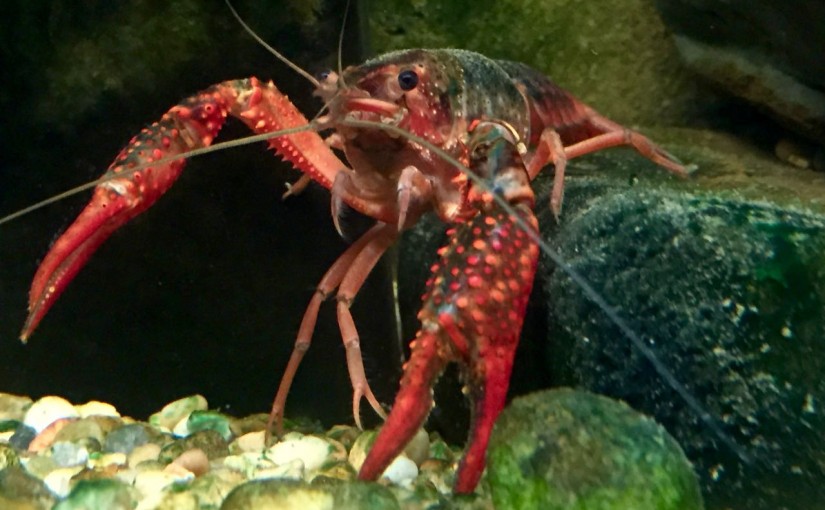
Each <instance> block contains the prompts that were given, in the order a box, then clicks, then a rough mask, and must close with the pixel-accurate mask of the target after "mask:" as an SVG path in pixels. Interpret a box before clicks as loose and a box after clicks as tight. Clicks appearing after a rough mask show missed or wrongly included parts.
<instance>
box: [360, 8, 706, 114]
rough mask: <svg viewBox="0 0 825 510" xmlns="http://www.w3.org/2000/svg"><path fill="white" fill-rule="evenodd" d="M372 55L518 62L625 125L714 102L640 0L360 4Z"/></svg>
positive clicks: (698, 109)
mask: <svg viewBox="0 0 825 510" xmlns="http://www.w3.org/2000/svg"><path fill="white" fill-rule="evenodd" d="M363 11H366V12H365V14H364V18H365V19H366V21H367V23H368V27H369V30H368V41H369V42H370V50H371V51H372V52H373V53H384V52H386V51H389V50H397V49H405V48H417V47H423V48H462V49H466V50H472V51H477V52H479V53H483V54H485V55H486V56H488V57H490V58H496V59H504V60H515V61H519V62H524V63H525V64H528V65H530V66H532V67H534V68H536V69H538V70H540V71H542V72H544V73H545V74H547V75H548V76H550V77H551V78H553V79H554V80H555V81H556V82H557V83H559V84H560V85H561V86H562V87H564V88H566V89H567V90H569V91H571V92H573V93H574V94H575V95H577V96H578V97H579V98H580V99H582V100H583V101H585V102H587V103H589V104H591V105H592V106H594V107H596V109H598V110H600V111H601V112H602V113H604V114H606V115H608V116H612V117H615V118H616V120H618V121H621V122H625V123H640V124H646V125H653V124H679V125H681V124H682V123H683V122H684V121H685V120H687V119H690V118H695V117H696V116H697V115H699V114H700V113H701V112H704V111H707V110H709V109H711V108H712V107H713V106H714V105H715V99H714V95H713V94H712V93H708V92H707V91H706V90H704V89H703V88H702V87H701V85H699V84H698V83H697V81H696V80H695V78H693V77H692V76H691V74H690V73H689V72H688V71H687V70H686V69H684V68H683V67H682V65H681V64H680V60H679V54H678V52H677V51H676V48H675V46H674V44H673V42H672V41H671V40H670V38H669V35H668V32H667V30H666V29H665V26H664V24H663V23H662V21H661V19H660V18H659V15H658V14H657V12H656V10H655V8H654V6H653V4H652V2H648V1H644V0H621V1H592V2H583V1H575V0H505V1H498V0H481V1H469V0H458V1H455V0H429V1H426V2H425V1H413V2H410V1H407V0H390V1H385V2H380V3H379V2H368V3H367V7H365V8H363V9H362V12H363Z"/></svg>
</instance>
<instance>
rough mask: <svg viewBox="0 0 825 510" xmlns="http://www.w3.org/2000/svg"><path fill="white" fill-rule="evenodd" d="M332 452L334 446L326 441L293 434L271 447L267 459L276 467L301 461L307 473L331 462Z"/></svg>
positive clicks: (267, 452)
mask: <svg viewBox="0 0 825 510" xmlns="http://www.w3.org/2000/svg"><path fill="white" fill-rule="evenodd" d="M332 452H333V447H332V445H331V444H330V443H329V442H328V441H326V440H325V439H321V438H320V437H316V436H304V435H302V434H298V433H295V432H293V433H290V434H287V435H286V436H284V438H283V439H282V440H281V441H279V442H278V443H276V444H274V445H273V446H272V447H270V448H269V449H268V450H267V451H266V457H267V458H268V459H269V460H271V461H272V462H274V463H275V464H276V465H281V464H287V463H289V462H292V461H294V460H300V461H301V463H302V464H303V466H304V469H305V470H306V471H314V470H316V469H319V468H321V467H322V466H323V465H324V464H325V463H326V462H329V461H330V456H331V454H332ZM340 460H342V459H340Z"/></svg>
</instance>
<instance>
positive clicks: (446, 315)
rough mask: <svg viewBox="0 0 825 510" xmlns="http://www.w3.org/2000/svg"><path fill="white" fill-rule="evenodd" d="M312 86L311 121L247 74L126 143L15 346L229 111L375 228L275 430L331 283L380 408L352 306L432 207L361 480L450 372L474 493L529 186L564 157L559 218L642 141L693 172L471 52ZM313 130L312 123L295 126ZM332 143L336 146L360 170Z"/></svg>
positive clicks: (411, 56)
mask: <svg viewBox="0 0 825 510" xmlns="http://www.w3.org/2000/svg"><path fill="white" fill-rule="evenodd" d="M314 83H315V85H316V88H317V90H316V94H317V95H318V96H320V97H321V99H322V100H323V101H324V102H325V104H326V107H327V111H326V113H325V114H324V115H322V116H321V117H319V118H318V119H317V120H315V121H313V123H312V124H309V123H308V121H307V119H306V118H305V117H304V116H303V115H302V114H301V113H300V112H298V111H297V110H296V109H295V107H294V106H293V105H292V104H291V103H290V102H289V101H288V99H287V98H286V97H285V96H284V95H282V94H281V93H280V92H279V91H278V90H277V88H276V87H275V86H274V85H273V84H272V83H271V82H270V83H262V82H260V81H259V80H257V79H255V78H249V79H240V80H230V81H225V82H222V83H219V84H217V85H214V86H212V87H210V88H208V89H206V90H204V91H203V92H200V93H198V94H196V95H194V96H191V97H189V98H187V99H185V100H183V101H182V102H181V103H180V104H178V105H176V106H174V107H172V108H171V109H170V110H169V111H168V112H167V113H166V114H165V115H164V116H163V117H162V118H161V120H160V121H158V122H156V123H155V124H152V125H151V126H149V127H148V128H146V129H144V130H143V131H142V132H141V133H140V134H139V135H138V136H136V137H135V138H134V139H132V141H131V142H130V143H129V144H128V145H127V147H126V148H124V149H123V150H122V151H121V153H120V154H119V155H118V157H117V158H116V159H115V161H114V162H113V163H112V165H111V166H110V168H109V170H108V171H107V175H106V180H105V182H102V183H101V184H99V185H98V186H97V188H96V189H95V191H94V196H93V198H92V200H91V202H90V203H89V205H87V207H86V208H85V209H84V210H83V211H82V212H81V214H80V216H79V217H78V218H77V220H76V221H75V222H74V223H73V224H72V225H71V226H70V227H69V228H68V229H67V230H66V232H65V233H63V235H62V236H61V237H60V238H59V239H58V240H57V241H56V242H55V243H54V245H53V246H52V248H51V250H50V251H49V253H48V254H47V256H46V258H45V259H44V260H43V262H42V264H41V265H40V267H39V269H38V271H37V273H36V275H35V277H34V281H33V284H32V288H31V292H30V300H29V315H28V318H27V320H26V323H25V325H24V328H23V331H22V333H21V338H23V339H24V340H25V339H26V338H28V337H29V336H30V335H31V333H32V332H33V331H34V329H35V328H36V326H37V325H38V323H39V322H40V320H41V319H42V318H43V316H44V315H45V314H46V312H47V311H48V310H49V308H50V307H51V306H52V305H53V304H54V302H55V300H56V299H57V297H58V296H59V295H60V293H61V292H63V291H64V290H65V288H66V286H67V285H68V283H69V282H70V280H71V279H72V278H73V277H74V276H75V275H76V274H77V272H78V271H79V270H80V269H81V267H82V266H83V265H84V264H85V263H86V262H87V260H88V259H89V257H90V256H91V255H92V253H93V252H94V251H95V250H96V249H97V248H98V247H99V246H100V245H101V243H103V242H104V241H105V240H106V238H108V236H109V235H110V234H111V233H112V232H114V231H115V230H116V229H117V228H119V227H120V226H121V225H123V224H124V223H126V222H127V221H128V220H130V219H131V218H133V217H135V216H136V215H138V214H140V213H141V212H143V211H144V210H146V209H147V208H149V207H150V206H151V205H152V204H153V203H154V202H155V201H156V200H157V199H158V198H159V197H160V196H161V195H162V194H163V193H165V192H166V191H167V190H168V189H169V188H170V186H171V185H172V184H173V183H174V181H175V179H176V178H177V177H178V176H179V175H180V173H181V171H182V169H183V166H184V164H185V160H184V159H182V158H180V159H175V156H176V155H182V154H187V153H188V152H189V151H192V150H193V149H197V148H200V147H205V146H208V145H210V144H211V143H212V141H213V139H214V138H215V137H216V136H217V134H218V131H219V130H220V129H221V126H222V125H223V124H224V121H225V119H226V117H227V116H233V117H236V118H238V119H240V120H241V121H243V122H244V123H245V124H246V125H247V126H249V127H250V128H251V129H252V130H253V131H254V132H256V133H271V139H270V140H269V142H268V143H269V146H270V147H271V148H272V149H274V150H275V151H276V152H277V153H278V154H279V155H280V156H281V157H283V158H284V159H286V160H288V161H289V162H290V163H292V164H293V165H294V166H295V167H296V168H297V169H299V170H301V171H302V172H304V176H303V177H302V178H301V180H300V181H299V183H298V184H297V185H296V186H295V187H293V188H292V189H291V190H290V192H289V193H294V192H296V191H298V190H300V188H302V187H303V186H305V185H306V183H307V182H308V181H309V180H310V179H312V180H315V181H317V182H318V183H320V184H321V185H323V186H325V187H326V188H329V189H330V193H331V209H332V216H333V220H334V221H335V222H336V225H337V224H338V217H339V215H340V214H341V210H342V206H343V204H347V205H348V206H350V207H352V208H354V209H356V210H358V211H360V212H362V213H364V214H366V215H367V216H370V217H372V218H374V219H375V220H376V224H375V226H373V227H372V228H371V229H370V230H368V231H367V232H366V233H365V234H364V235H363V236H362V237H361V238H360V239H358V240H357V241H356V242H354V243H353V244H352V245H351V246H350V247H349V248H348V249H347V250H345V252H344V253H343V254H342V255H341V256H340V257H339V258H338V259H337V261H336V262H335V263H334V264H333V265H332V266H331V267H330V269H329V270H328V271H327V272H326V274H325V275H324V276H323V278H322V279H321V281H320V283H319V285H318V287H317V290H316V292H315V293H314V295H313V297H312V298H311V300H310V303H309V305H308V307H307V311H306V313H305V315H304V317H303V320H302V322H301V326H300V329H299V333H298V336H297V339H296V342H295V347H294V349H293V353H292V356H291V357H290V360H289V362H288V364H287V367H286V370H285V372H284V375H283V378H282V381H281V384H280V387H279V389H278V393H277V395H276V397H275V401H274V403H273V408H272V413H271V417H270V427H272V426H274V427H275V428H276V429H278V430H280V427H281V419H282V416H283V410H284V407H285V404H286V397H287V394H288V391H289V387H290V385H291V382H292V379H293V377H294V375H295V373H296V371H297V369H298V365H299V364H300V362H301V359H302V357H303V354H304V352H306V350H307V349H308V347H309V344H310V341H311V338H312V331H313V329H314V326H315V322H316V318H317V313H318V309H319V307H320V305H321V303H322V301H324V299H326V298H327V297H328V296H330V295H332V293H333V292H334V291H335V289H336V288H337V289H338V290H337V294H336V299H337V305H336V306H337V313H338V323H339V328H340V331H341V336H342V340H343V343H344V345H345V348H346V358H347V367H348V370H349V373H350V378H351V382H352V386H353V415H354V417H355V420H356V423H357V424H358V425H359V426H360V409H359V406H360V402H361V400H362V398H366V399H367V400H368V402H369V403H370V405H371V406H372V408H373V409H374V410H375V411H376V412H377V413H378V414H380V415H382V416H383V415H384V411H383V409H382V407H381V405H380V403H379V402H378V401H377V399H376V398H375V396H374V395H373V393H372V391H371V390H370V387H369V384H368V382H367V378H366V375H365V371H364V367H363V362H362V359H361V350H360V341H359V336H358V331H357V328H356V326H355V321H354V319H353V317H352V315H351V314H350V311H349V308H350V305H351V303H352V301H353V299H355V296H356V294H357V293H358V290H359V289H360V287H361V285H362V284H363V282H364V280H365V279H366V277H367V276H368V275H369V273H370V271H371V270H372V268H373V267H374V265H375V264H376V263H377V261H378V260H379V258H380V257H381V255H382V254H383V253H384V252H385V251H386V250H387V249H388V248H389V246H391V245H392V244H393V243H394V242H395V241H396V239H397V238H398V236H399V233H400V232H401V231H403V230H404V229H407V228H410V227H411V226H413V225H414V224H415V223H416V222H417V220H418V219H419V218H420V217H421V215H423V214H424V213H427V212H430V211H434V212H435V213H436V214H437V215H438V216H439V217H440V218H441V219H442V220H443V221H444V222H446V223H448V224H449V225H450V227H449V230H448V234H449V241H448V243H447V245H446V246H445V247H443V248H442V249H441V250H440V251H439V255H440V259H439V260H438V262H437V263H435V264H434V265H433V267H432V276H431V278H430V279H429V281H428V282H427V290H426V293H425V295H424V297H423V305H422V309H421V311H420V313H419V319H420V320H421V327H420V329H419V331H418V333H417V334H416V337H415V339H414V340H413V342H412V343H411V354H410V358H409V360H408V362H407V363H406V364H405V367H404V375H403V378H402V380H401V384H400V390H399V392H398V394H397V396H396V399H395V403H394V405H393V406H392V409H391V412H390V413H389V416H387V418H386V422H385V424H384V426H383V427H382V428H381V430H380V432H379V434H378V436H377V438H376V441H375V443H374V446H373V448H372V450H371V451H370V452H369V454H368V456H367V458H366V460H365V462H364V464H363V466H362V467H361V469H360V473H359V477H360V478H362V479H375V478H377V477H378V476H380V475H381V473H382V472H383V470H384V469H385V468H386V467H387V465H389V463H390V462H391V461H392V460H393V458H394V457H395V456H396V455H398V453H400V452H401V450H402V449H403V448H404V446H405V445H406V444H407V442H408V441H409V440H410V439H411V438H412V436H413V435H414V434H415V433H416V431H417V430H418V429H419V428H420V427H421V426H422V425H423V423H424V421H425V420H426V418H427V415H428V413H429V411H430V409H431V407H432V405H433V401H432V387H433V385H434V383H435V381H436V379H437V378H438V377H439V375H440V374H441V372H442V371H443V370H444V368H445V366H446V365H447V364H448V363H451V362H455V363H458V364H459V365H460V366H461V368H462V369H463V374H464V380H465V382H466V386H467V389H468V395H469V397H470V399H471V400H472V425H471V430H470V433H469V440H468V446H467V448H466V452H465V454H464V457H463V459H462V460H461V463H460V465H459V468H458V472H457V475H456V481H455V490H456V491H457V492H470V491H472V490H473V489H474V488H475V487H476V485H477V483H478V481H479V479H480V477H481V474H482V472H483V470H484V466H485V452H486V448H487V443H488V439H489V436H490V432H491V430H492V427H493V424H494V422H495V419H496V417H497V416H498V414H499V412H500V411H501V409H502V408H503V406H504V403H505V399H506V395H507V388H508V384H509V379H510V373H511V369H512V365H513V357H514V354H515V350H516V346H517V344H518V340H519V336H520V333H521V326H522V321H523V317H524V314H525V308H526V304H527V299H528V296H529V294H530V291H531V288H532V284H533V279H534V276H535V270H536V265H537V258H538V247H537V245H536V243H535V236H534V235H529V230H531V229H535V228H536V227H537V220H536V218H535V216H534V214H533V205H534V197H533V192H532V190H531V188H530V181H531V180H532V179H534V178H535V177H536V175H538V173H539V172H540V171H541V169H542V168H544V167H545V166H547V165H549V164H552V165H553V167H554V170H555V174H554V186H553V191H552V194H551V199H550V204H551V208H552V210H553V212H554V213H555V214H556V216H558V215H559V214H560V212H561V207H562V199H563V194H562V190H563V177H564V169H565V165H566V162H567V160H569V159H570V158H574V157H578V156H580V155H583V154H587V153H590V152H593V151H596V150H600V149H604V148H608V147H613V146H618V145H630V146H632V147H633V148H635V149H636V150H637V151H638V152H640V153H641V154H642V155H644V156H645V157H647V158H649V159H651V160H653V161H654V162H656V163H658V164H659V165H661V166H662V167H664V168H666V169H668V170H670V171H671V172H673V173H676V174H679V175H684V174H685V169H684V167H683V166H682V165H681V164H680V163H679V162H677V161H676V160H675V159H674V158H673V157H671V156H670V155H669V154H667V153H666V152H665V151H663V150H662V149H660V148H659V147H658V146H656V145H655V144H653V143H652V142H651V141H650V140H648V139H647V138H646V137H644V136H643V135H641V134H639V133H637V132H634V131H631V130H629V129H626V128H623V127H622V126H620V125H619V124H616V123H615V122H613V121H610V120H608V119H607V118H605V117H603V116H602V115H600V114H598V113H597V112H595V111H594V110H593V109H591V108H590V107H588V106H586V105H584V104H583V103H581V102H580V101H578V100H577V99H575V98H574V97H573V96H572V95H571V94H569V93H568V92H566V91H564V90H562V89H561V88H559V87H558V86H557V85H555V84H554V83H553V82H552V81H550V80H549V79H548V78H546V77H544V76H543V75H541V74H540V73H538V72H537V71H534V70H532V69H530V68H529V67H527V66H525V65H523V64H519V63H514V62H506V61H496V60H492V59H489V58H487V57H484V56H482V55H479V54H477V53H473V52H469V51H462V50H423V49H415V50H405V51H399V52H394V53H389V54H386V55H383V56H380V57H377V58H375V59H373V60H370V61H367V62H366V63H364V64H362V65H360V66H351V67H348V68H346V69H345V70H344V71H343V72H341V73H340V74H338V73H329V74H327V75H325V76H324V77H323V79H321V80H314ZM302 126H309V127H310V128H312V129H309V128H307V129H306V130H304V131H301V132H296V130H298V129H301V128H302ZM283 130H288V131H286V132H284V131H283ZM325 130H332V134H330V135H329V136H327V137H326V138H322V137H321V136H320V135H319V134H318V132H319V131H320V132H323V131H325ZM331 148H332V149H336V150H340V151H342V152H343V153H344V154H345V155H346V160H347V162H348V164H349V165H347V164H345V163H344V162H343V161H341V159H339V157H338V156H337V155H336V153H335V152H333V150H331ZM464 167H468V168H469V173H468V172H467V171H466V170H465V169H464ZM525 225H526V226H527V228H526V229H525V227H524V226H525Z"/></svg>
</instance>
